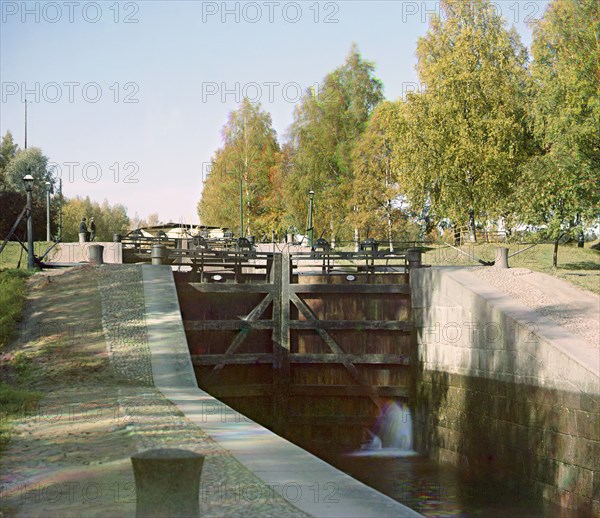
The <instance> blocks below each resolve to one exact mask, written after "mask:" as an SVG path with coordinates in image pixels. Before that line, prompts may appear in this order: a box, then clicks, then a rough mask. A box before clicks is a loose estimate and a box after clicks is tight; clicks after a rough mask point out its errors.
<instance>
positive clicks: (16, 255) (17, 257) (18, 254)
mask: <svg viewBox="0 0 600 518" xmlns="http://www.w3.org/2000/svg"><path fill="white" fill-rule="evenodd" d="M53 244H54V243H49V242H47V241H37V242H35V243H34V244H33V253H34V254H35V256H36V257H41V256H42V255H44V253H45V252H46V250H48V248H50V247H51V246H52V245H53ZM4 269H21V270H27V252H26V251H25V250H24V249H23V248H22V247H21V245H20V244H19V243H17V242H15V241H10V242H8V243H7V244H6V247H5V248H4V250H2V253H1V254H0V270H4Z"/></svg>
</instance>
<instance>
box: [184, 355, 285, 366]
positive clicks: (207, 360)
mask: <svg viewBox="0 0 600 518" xmlns="http://www.w3.org/2000/svg"><path fill="white" fill-rule="evenodd" d="M191 357H192V363H193V364H194V365H219V364H223V365H253V364H258V363H272V362H273V355H272V354H271V353H247V354H233V355H230V356H223V355H222V354H192V355H191Z"/></svg>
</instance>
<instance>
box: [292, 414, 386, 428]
mask: <svg viewBox="0 0 600 518" xmlns="http://www.w3.org/2000/svg"><path fill="white" fill-rule="evenodd" d="M287 420H288V423H293V424H308V423H310V422H311V421H317V422H318V424H320V425H346V426H364V427H366V428H371V426H372V425H373V424H374V423H375V421H377V418H376V417H370V416H345V415H337V416H323V415H310V414H302V415H293V416H289V417H288V419H287ZM312 424H315V423H312Z"/></svg>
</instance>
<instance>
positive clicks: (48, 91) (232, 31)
mask: <svg viewBox="0 0 600 518" xmlns="http://www.w3.org/2000/svg"><path fill="white" fill-rule="evenodd" d="M493 3H494V6H495V7H496V9H497V10H498V11H499V12H500V13H501V14H502V15H503V16H504V18H505V19H506V21H507V23H508V25H514V26H515V27H516V28H517V30H518V31H519V33H520V35H521V38H522V41H523V43H524V44H525V45H527V46H529V45H530V43H531V30H530V28H529V26H528V23H527V22H530V21H535V20H537V19H539V18H540V17H541V16H542V14H543V12H544V10H545V9H546V7H547V4H548V2H547V1H524V0H523V1H518V0H496V1H495V2H493ZM439 11H440V7H439V2H432V1H401V0H392V1H368V0H348V1H334V2H330V1H321V2H317V1H315V0H309V1H298V2H286V1H280V0H273V1H264V2H260V1H258V2H252V1H250V2H220V1H219V2H201V1H193V0H189V1H162V0H156V1H155V0H151V1H137V2H129V1H121V2H117V1H115V0H110V1H96V2H86V1H81V0H71V1H49V2H38V1H33V2H31V1H30V2H23V1H7V0H0V16H1V18H0V83H1V99H0V133H1V135H2V136H4V134H5V133H6V131H7V130H10V131H11V133H12V134H13V137H14V138H15V140H16V142H17V143H18V144H19V145H20V147H21V148H22V147H24V134H25V131H24V106H25V100H27V106H28V108H27V109H28V117H27V120H28V130H27V141H28V147H34V146H35V147H39V148H41V149H42V151H43V153H44V154H45V155H46V156H47V157H48V158H49V161H50V162H51V163H52V166H53V172H54V176H55V178H59V177H60V178H62V182H63V192H64V194H65V196H67V197H74V196H82V197H85V196H89V197H90V198H91V199H92V200H95V201H98V202H102V201H103V200H104V199H107V200H108V201H109V203H110V204H111V205H114V204H116V203H120V204H123V205H125V206H126V207H127V209H128V214H129V216H134V215H135V214H138V215H139V216H140V217H142V218H144V217H147V216H148V215H149V214H152V213H158V216H159V219H160V220H161V221H163V222H167V221H172V222H186V223H193V224H196V223H198V215H197V210H196V206H197V203H198V200H199V199H200V197H201V193H202V186H203V182H204V181H205V179H206V177H207V175H208V174H209V171H210V166H209V164H210V159H211V157H212V156H213V154H214V152H215V151H216V150H217V149H218V148H219V147H220V146H221V144H222V143H221V128H222V127H223V125H224V124H225V123H226V122H227V117H228V114H229V113H230V112H231V111H233V110H235V109H236V108H237V107H238V106H239V104H240V103H241V101H242V99H243V97H244V96H246V97H248V98H249V99H251V100H253V101H255V102H260V103H261V106H262V108H263V109H264V110H266V111H268V112H269V113H270V114H271V116H272V120H273V127H274V128H275V130H276V131H277V135H278V138H279V140H280V142H282V141H283V140H284V139H285V135H286V132H287V129H288V127H289V125H290V124H291V123H292V120H293V112H294V107H295V105H296V104H297V102H298V101H299V99H300V96H301V94H302V92H303V91H304V90H305V89H306V88H308V87H311V86H317V87H318V85H319V83H320V82H321V81H322V80H323V78H324V77H325V75H326V74H328V73H329V72H331V71H333V70H334V69H335V68H337V67H339V66H341V65H342V64H343V63H344V60H345V58H346V56H347V54H348V52H349V50H350V48H351V45H352V44H353V43H356V44H357V45H358V48H359V50H360V52H361V54H362V56H363V58H364V59H367V60H369V61H372V62H373V63H374V64H375V67H376V69H375V75H376V77H378V78H379V79H381V80H382V81H383V84H384V93H385V96H386V98H387V99H390V100H396V99H398V98H399V97H401V96H402V95H403V94H404V93H406V92H407V91H410V90H415V89H417V88H418V87H419V86H418V82H417V76H416V73H415V65H416V55H415V52H416V44H417V40H418V38H419V37H421V36H424V35H425V33H426V31H427V28H428V24H429V20H430V18H431V15H432V14H433V13H439Z"/></svg>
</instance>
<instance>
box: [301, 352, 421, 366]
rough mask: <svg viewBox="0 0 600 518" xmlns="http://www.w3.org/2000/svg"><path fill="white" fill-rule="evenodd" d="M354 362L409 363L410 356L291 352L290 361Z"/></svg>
mask: <svg viewBox="0 0 600 518" xmlns="http://www.w3.org/2000/svg"><path fill="white" fill-rule="evenodd" d="M347 362H350V363H354V364H373V365H377V364H385V365H410V358H409V357H408V356H407V355H404V354H319V353H293V354H290V363H347Z"/></svg>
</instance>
